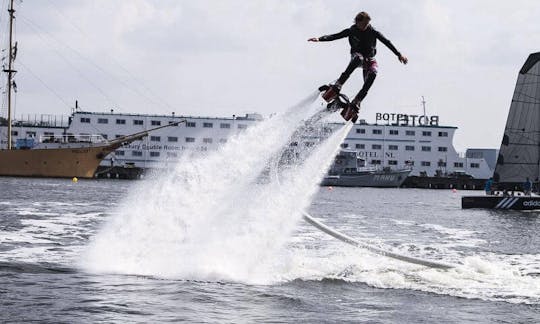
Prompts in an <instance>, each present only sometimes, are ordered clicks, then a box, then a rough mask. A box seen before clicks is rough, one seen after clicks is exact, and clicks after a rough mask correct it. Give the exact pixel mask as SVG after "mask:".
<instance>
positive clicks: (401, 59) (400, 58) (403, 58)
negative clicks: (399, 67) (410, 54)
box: [398, 55, 409, 64]
mask: <svg viewBox="0 0 540 324" xmlns="http://www.w3.org/2000/svg"><path fill="white" fill-rule="evenodd" d="M398 59H399V61H400V62H401V63H403V64H407V62H409V60H408V59H407V57H405V56H403V55H400V56H398Z"/></svg>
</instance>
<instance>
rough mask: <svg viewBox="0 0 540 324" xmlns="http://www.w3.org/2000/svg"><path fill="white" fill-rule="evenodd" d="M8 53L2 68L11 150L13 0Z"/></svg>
mask: <svg viewBox="0 0 540 324" xmlns="http://www.w3.org/2000/svg"><path fill="white" fill-rule="evenodd" d="M8 12H9V53H8V68H7V70H4V72H6V73H7V75H8V78H7V79H8V80H7V87H8V89H7V90H8V93H7V95H8V97H7V101H8V112H7V114H8V115H7V117H8V118H7V120H8V137H7V149H8V150H11V88H12V84H11V82H12V80H11V78H12V77H13V72H15V71H14V70H12V66H13V44H12V42H13V19H14V18H15V10H14V9H13V0H11V1H10V5H9V9H8Z"/></svg>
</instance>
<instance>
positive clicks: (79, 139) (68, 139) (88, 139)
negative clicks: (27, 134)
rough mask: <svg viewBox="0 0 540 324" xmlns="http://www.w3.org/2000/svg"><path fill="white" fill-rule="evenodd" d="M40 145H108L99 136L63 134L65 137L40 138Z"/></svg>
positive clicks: (43, 136) (44, 136)
mask: <svg viewBox="0 0 540 324" xmlns="http://www.w3.org/2000/svg"><path fill="white" fill-rule="evenodd" d="M40 143H59V144H70V143H92V144H98V143H107V140H106V139H105V138H104V137H103V136H102V135H98V134H92V135H90V134H78V135H73V134H63V135H42V136H40Z"/></svg>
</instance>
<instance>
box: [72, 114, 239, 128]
mask: <svg viewBox="0 0 540 324" xmlns="http://www.w3.org/2000/svg"><path fill="white" fill-rule="evenodd" d="M80 120H81V123H87V124H89V123H90V122H91V120H90V118H88V117H81V119H80ZM97 123H98V124H108V123H109V119H108V118H98V120H97ZM169 123H173V122H169ZM116 124H117V125H125V124H126V120H125V119H116ZM150 124H151V125H152V126H161V121H160V120H151V121H150ZM133 125H144V120H142V119H134V120H133ZM186 127H197V123H196V122H187V123H186ZM202 127H203V128H214V123H210V122H203V123H202ZM219 127H220V128H224V129H229V128H231V124H230V123H220V124H219ZM238 128H239V129H244V128H247V125H245V124H238Z"/></svg>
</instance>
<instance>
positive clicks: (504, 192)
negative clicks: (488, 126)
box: [461, 52, 540, 210]
mask: <svg viewBox="0 0 540 324" xmlns="http://www.w3.org/2000/svg"><path fill="white" fill-rule="evenodd" d="M539 175H540V52H538V53H533V54H531V55H529V57H528V58H527V60H526V61H525V64H523V67H522V68H521V70H520V71H519V74H518V79H517V82H516V88H515V90H514V95H513V97H512V103H511V105H510V110H509V112H508V119H507V120H506V127H505V129H504V135H503V139H502V142H501V147H500V150H499V156H498V158H497V165H496V166H495V171H494V173H493V181H494V187H495V188H496V189H497V190H496V191H494V194H489V195H485V196H464V197H462V199H461V207H462V208H488V209H514V210H532V209H540V196H538V195H536V194H532V195H525V194H524V193H523V191H524V189H525V188H523V183H524V182H525V181H526V180H527V178H528V179H530V180H531V181H532V182H533V185H532V188H533V189H534V188H536V189H537V188H538V182H539Z"/></svg>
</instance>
